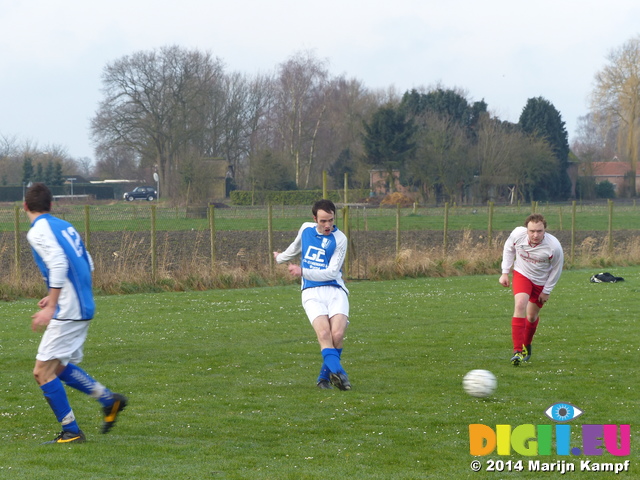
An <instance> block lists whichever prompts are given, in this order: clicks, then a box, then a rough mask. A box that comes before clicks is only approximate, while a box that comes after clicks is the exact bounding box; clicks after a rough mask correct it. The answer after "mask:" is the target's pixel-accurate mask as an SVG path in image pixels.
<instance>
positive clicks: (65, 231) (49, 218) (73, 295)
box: [27, 213, 95, 320]
mask: <svg viewBox="0 0 640 480" xmlns="http://www.w3.org/2000/svg"><path fill="white" fill-rule="evenodd" d="M27 240H28V241H29V244H30V245H31V249H32V252H33V258H34V259H35V261H36V264H37V265H38V268H39V269H40V272H42V276H43V277H44V281H45V283H46V284H47V287H48V288H60V289H61V291H60V298H59V300H58V305H57V307H56V311H55V313H54V316H53V318H55V319H57V320H91V319H92V318H93V315H94V313H95V302H94V299H93V292H92V280H91V272H92V271H93V260H92V259H91V255H89V252H87V250H86V249H85V247H84V243H83V241H82V238H81V237H80V234H79V233H78V232H77V231H76V229H75V228H74V227H73V225H71V224H70V223H69V222H67V221H65V220H62V219H60V218H57V217H54V216H53V215H50V214H48V213H45V214H42V215H39V216H38V217H37V218H36V219H35V220H34V221H33V223H32V224H31V229H30V230H29V232H28V233H27Z"/></svg>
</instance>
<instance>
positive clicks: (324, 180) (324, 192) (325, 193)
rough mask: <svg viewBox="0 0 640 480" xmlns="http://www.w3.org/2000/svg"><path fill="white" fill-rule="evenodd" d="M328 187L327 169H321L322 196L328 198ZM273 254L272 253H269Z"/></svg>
mask: <svg viewBox="0 0 640 480" xmlns="http://www.w3.org/2000/svg"><path fill="white" fill-rule="evenodd" d="M328 195H329V193H328V189H327V171H326V170H323V171H322V198H328ZM271 256H273V255H271Z"/></svg>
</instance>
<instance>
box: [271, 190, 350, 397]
mask: <svg viewBox="0 0 640 480" xmlns="http://www.w3.org/2000/svg"><path fill="white" fill-rule="evenodd" d="M311 212H312V214H313V219H314V222H313V223H312V222H306V223H303V224H302V226H301V227H300V230H299V231H298V235H297V236H296V238H295V240H294V241H293V242H292V243H291V245H289V247H288V248H287V249H286V250H285V251H284V252H282V253H280V252H273V255H274V258H275V260H276V262H278V263H284V262H288V261H290V260H293V259H294V258H295V257H297V256H298V255H300V265H295V264H290V265H289V273H291V274H292V275H294V276H298V277H302V283H301V289H302V305H303V307H304V310H305V312H306V314H307V317H308V318H309V321H310V322H311V325H312V326H313V329H314V330H315V332H316V336H317V338H318V343H319V344H320V350H321V353H322V358H323V363H322V367H321V369H320V375H319V376H318V381H317V385H318V387H319V388H323V389H328V388H331V385H332V384H333V385H334V386H336V387H337V388H339V389H340V390H351V383H350V382H349V377H348V376H347V372H345V370H344V368H342V364H341V363H340V358H341V356H342V345H343V341H344V334H345V331H346V329H347V326H348V325H349V298H348V294H349V290H347V287H346V286H345V284H344V280H343V279H342V264H343V263H344V259H345V256H346V254H347V243H348V242H347V237H346V236H345V235H344V233H342V232H341V231H340V230H338V228H337V227H336V226H335V225H334V224H333V222H334V220H335V214H336V207H335V205H334V204H333V202H331V201H330V200H319V201H317V202H316V203H315V204H314V205H313V208H312V209H311Z"/></svg>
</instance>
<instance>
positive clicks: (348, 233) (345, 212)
mask: <svg viewBox="0 0 640 480" xmlns="http://www.w3.org/2000/svg"><path fill="white" fill-rule="evenodd" d="M345 175H346V173H345ZM345 195H346V191H345ZM342 229H343V233H344V234H345V236H346V237H347V245H349V238H351V229H350V228H349V205H345V206H344V208H343V209H342ZM349 258H350V255H349V248H347V253H346V254H345V256H344V263H343V264H342V270H343V273H344V277H345V278H348V277H349Z"/></svg>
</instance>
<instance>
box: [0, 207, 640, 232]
mask: <svg viewBox="0 0 640 480" xmlns="http://www.w3.org/2000/svg"><path fill="white" fill-rule="evenodd" d="M152 206H155V205H150V204H148V203H146V202H145V203H137V202H134V203H133V204H130V203H124V202H123V203H120V204H115V205H102V206H96V205H92V206H90V207H89V219H90V230H92V231H147V230H149V229H150V228H151V207H152ZM530 211H531V206H530V205H522V206H519V207H515V206H498V207H495V208H494V210H493V218H492V229H493V230H496V231H498V230H508V231H510V230H512V229H513V228H514V226H515V225H520V224H522V222H523V221H524V219H525V217H526V216H527V215H528V214H529V213H530ZM537 211H538V212H539V213H542V214H543V215H545V217H546V218H547V222H548V224H549V230H551V231H554V230H555V231H558V230H571V223H572V216H573V208H572V206H571V205H557V204H554V205H546V204H543V205H539V206H538V209H537ZM53 213H54V214H56V215H58V216H60V217H62V218H64V219H66V220H68V221H70V222H71V223H73V224H74V225H76V228H77V229H79V230H84V223H85V209H84V206H83V205H64V206H62V205H56V206H55V208H54V212H53ZM396 213H397V211H396V209H395V208H377V207H366V208H363V207H351V209H350V213H349V216H350V224H351V228H354V229H360V230H370V231H389V230H395V228H396ZM638 213H639V208H638V207H637V206H636V205H624V204H620V205H618V204H614V205H613V214H612V217H611V224H612V228H613V229H640V215H639V214H638ZM444 214H445V209H444V208H436V207H429V208H418V209H417V210H416V211H415V212H414V210H413V209H412V208H403V209H401V210H400V215H401V219H400V230H402V231H410V230H442V229H443V228H444ZM214 215H215V226H216V229H217V230H219V231H229V230H234V231H255V230H267V224H268V221H267V208H266V207H233V208H216V209H215V213H214ZM489 215H490V211H489V208H488V207H486V206H485V207H451V208H449V210H448V228H449V230H465V229H467V230H486V229H488V226H489V225H488V224H489ZM272 217H273V222H272V223H273V230H274V231H296V230H298V228H300V223H301V222H303V221H311V220H312V219H311V211H310V207H309V206H286V207H283V206H274V207H273V208H272ZM337 217H338V221H337V224H338V225H339V226H340V227H341V228H343V215H342V211H340V212H339V213H338V215H337ZM19 222H20V229H21V230H22V231H26V230H28V228H29V222H28V219H27V217H26V215H24V214H22V213H21V212H19ZM575 228H576V230H600V231H606V230H608V228H609V209H608V207H607V206H602V205H588V206H582V205H579V206H576V213H575ZM156 229H157V230H159V231H175V230H192V229H193V230H208V229H209V221H208V219H207V218H190V217H188V216H187V210H186V208H184V207H183V208H172V207H165V206H163V205H158V206H157V208H156ZM14 230H15V208H6V207H5V208H0V232H12V231H14Z"/></svg>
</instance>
